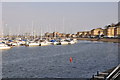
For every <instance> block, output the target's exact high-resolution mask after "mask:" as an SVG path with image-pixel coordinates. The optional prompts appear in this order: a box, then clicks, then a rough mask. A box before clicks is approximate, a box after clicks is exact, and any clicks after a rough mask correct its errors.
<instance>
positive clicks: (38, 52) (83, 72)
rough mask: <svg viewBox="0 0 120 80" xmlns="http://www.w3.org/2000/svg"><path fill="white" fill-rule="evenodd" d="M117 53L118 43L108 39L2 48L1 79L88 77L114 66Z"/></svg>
mask: <svg viewBox="0 0 120 80" xmlns="http://www.w3.org/2000/svg"><path fill="white" fill-rule="evenodd" d="M118 56H119V54H118V43H108V42H91V41H79V42H78V43H77V44H73V45H56V46H53V45H51V46H42V47H41V46H40V47H24V46H23V47H22V46H21V47H14V48H12V49H10V50H4V51H2V67H3V68H2V73H3V78H91V77H92V75H93V74H96V72H97V71H100V72H102V71H106V70H108V69H110V68H112V67H115V66H116V65H118V61H119V60H118ZM70 57H72V58H73V62H72V63H70V61H69V58H70Z"/></svg>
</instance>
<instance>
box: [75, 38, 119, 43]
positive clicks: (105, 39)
mask: <svg viewBox="0 0 120 80" xmlns="http://www.w3.org/2000/svg"><path fill="white" fill-rule="evenodd" d="M76 39H77V40H88V41H103V42H114V43H120V39H109V38H101V39H98V38H76Z"/></svg>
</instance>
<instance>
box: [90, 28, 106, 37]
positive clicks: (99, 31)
mask: <svg viewBox="0 0 120 80" xmlns="http://www.w3.org/2000/svg"><path fill="white" fill-rule="evenodd" d="M103 34H104V29H102V28H97V29H92V30H91V36H100V35H103Z"/></svg>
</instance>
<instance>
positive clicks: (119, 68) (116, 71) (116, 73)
mask: <svg viewBox="0 0 120 80" xmlns="http://www.w3.org/2000/svg"><path fill="white" fill-rule="evenodd" d="M119 72H120V64H119V65H118V66H117V67H116V68H115V69H114V70H113V71H112V72H111V73H110V74H109V75H108V76H107V77H106V80H111V79H112V80H114V79H115V78H116V77H117V76H119Z"/></svg>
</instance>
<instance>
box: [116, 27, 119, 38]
mask: <svg viewBox="0 0 120 80" xmlns="http://www.w3.org/2000/svg"><path fill="white" fill-rule="evenodd" d="M116 36H117V37H120V27H116Z"/></svg>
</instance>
